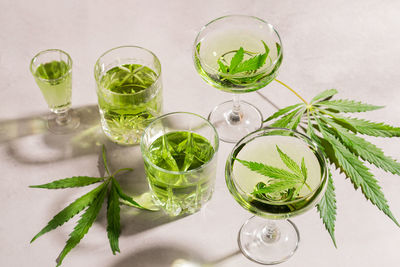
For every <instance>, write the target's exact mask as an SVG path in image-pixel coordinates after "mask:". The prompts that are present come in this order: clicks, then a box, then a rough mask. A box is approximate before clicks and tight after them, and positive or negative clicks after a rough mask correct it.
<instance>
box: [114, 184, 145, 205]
mask: <svg viewBox="0 0 400 267" xmlns="http://www.w3.org/2000/svg"><path fill="white" fill-rule="evenodd" d="M114 185H115V188H116V190H117V193H118V195H119V196H120V198H122V199H123V200H125V201H127V202H128V203H130V204H131V205H132V206H134V207H136V208H139V209H143V210H151V209H147V208H145V207H143V206H142V205H140V204H139V203H137V202H136V201H135V200H133V198H131V197H130V196H128V195H127V194H125V193H124V192H123V191H122V188H121V186H120V185H119V183H118V181H117V180H114Z"/></svg>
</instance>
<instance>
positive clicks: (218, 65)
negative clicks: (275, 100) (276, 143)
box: [193, 15, 282, 142]
mask: <svg viewBox="0 0 400 267" xmlns="http://www.w3.org/2000/svg"><path fill="white" fill-rule="evenodd" d="M193 57H194V63H195V67H196V69H197V71H198V73H199V74H200V76H201V77H202V78H203V79H204V80H205V81H206V82H207V83H208V84H210V85H211V86H213V87H215V88H217V89H220V90H223V91H226V92H229V93H233V100H232V101H227V102H224V103H222V104H220V105H218V106H217V107H215V108H214V110H213V111H212V112H211V113H210V115H209V117H208V119H209V120H210V121H211V123H213V124H214V126H215V127H216V129H217V131H218V134H219V136H220V138H221V140H223V141H226V142H237V141H238V140H239V139H240V138H242V137H243V136H245V135H246V134H248V133H250V132H252V131H254V130H257V129H259V128H261V125H262V120H263V119H262V114H261V113H260V111H259V110H258V109H257V108H256V107H255V106H253V105H252V104H250V103H248V102H244V101H240V100H239V94H241V93H247V92H252V91H255V90H258V89H261V88H263V87H265V86H266V85H267V84H269V83H270V82H271V81H272V80H273V79H274V78H275V77H276V75H277V71H278V68H279V66H280V64H281V62H282V44H281V39H280V37H279V34H278V32H277V31H276V30H275V29H274V27H273V26H272V25H271V24H269V23H267V22H266V21H264V20H262V19H259V18H256V17H252V16H244V15H230V16H224V17H221V18H217V19H215V20H213V21H211V22H209V23H208V24H207V25H205V26H204V27H203V28H202V29H201V30H200V32H199V33H198V35H197V37H196V40H195V42H194V47H193Z"/></svg>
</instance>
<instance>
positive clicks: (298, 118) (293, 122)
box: [286, 107, 306, 130]
mask: <svg viewBox="0 0 400 267" xmlns="http://www.w3.org/2000/svg"><path fill="white" fill-rule="evenodd" d="M305 111H306V107H302V108H301V109H299V111H298V112H297V113H296V115H295V116H294V117H293V118H292V120H291V121H290V122H289V123H288V125H287V126H286V128H288V129H292V130H295V129H296V128H297V126H299V124H300V122H301V118H302V117H303V115H304V112H305Z"/></svg>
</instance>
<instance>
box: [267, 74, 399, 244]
mask: <svg viewBox="0 0 400 267" xmlns="http://www.w3.org/2000/svg"><path fill="white" fill-rule="evenodd" d="M276 81H277V82H279V83H281V84H282V85H284V86H285V87H287V88H288V89H289V90H291V91H292V92H294V93H295V94H296V95H297V96H298V97H299V98H300V99H301V100H302V101H303V103H300V104H296V105H291V106H288V107H285V108H283V109H281V110H279V111H277V112H276V113H275V114H273V115H271V116H270V117H269V118H267V119H266V120H265V121H264V122H270V121H273V123H271V124H270V126H271V127H282V128H290V129H299V130H302V131H303V132H305V133H307V135H308V136H309V137H310V138H311V139H312V140H313V141H314V142H315V143H317V144H318V145H319V147H320V148H321V150H322V152H323V153H324V155H325V156H326V158H327V159H328V160H329V162H330V163H331V164H332V165H334V166H335V167H336V168H338V169H339V170H340V171H341V172H342V173H344V174H345V175H346V177H348V178H350V181H351V182H352V183H353V185H354V188H355V189H356V190H357V189H358V188H361V192H362V193H363V194H364V196H365V198H366V199H367V200H369V201H371V203H372V204H373V205H375V206H377V207H378V208H379V209H380V210H382V211H383V212H384V213H385V214H386V215H387V216H388V217H389V218H390V219H391V220H392V221H393V222H394V223H395V224H396V225H398V226H399V227H400V224H399V223H398V221H397V220H396V219H395V217H394V215H393V214H392V212H391V211H390V209H389V205H388V204H387V200H386V199H385V196H384V194H383V192H382V190H381V187H380V186H379V185H378V181H377V180H376V179H375V178H374V175H373V174H372V173H371V172H370V171H369V168H368V167H367V166H366V165H365V163H366V162H369V163H371V164H373V165H375V166H376V167H378V168H381V169H383V170H384V171H386V172H390V173H393V174H397V175H400V163H399V162H397V161H396V160H394V159H393V158H391V157H389V156H386V155H385V154H384V153H383V151H382V150H381V149H380V148H378V147H376V146H375V145H374V144H372V143H370V142H369V141H367V140H365V139H363V138H362V137H359V136H358V135H357V134H362V135H370V136H376V137H400V128H399V127H393V126H390V125H387V124H384V123H377V122H371V121H368V120H363V119H358V118H354V117H349V116H344V115H343V113H355V112H366V111H371V110H376V109H380V108H382V106H375V105H370V104H365V103H362V102H358V101H353V100H345V99H341V100H331V99H332V97H333V96H334V95H335V94H337V93H338V91H337V90H335V89H330V90H326V91H323V92H322V93H320V94H318V95H317V96H315V97H314V98H313V99H312V100H311V102H310V103H308V102H307V101H305V100H304V99H303V98H302V97H301V96H299V95H298V94H297V93H296V92H295V91H294V90H293V89H292V88H290V87H289V86H287V85H286V84H284V83H282V82H281V81H278V80H276ZM334 190H335V188H334V185H333V179H332V177H331V173H330V172H329V181H328V187H327V190H326V193H325V195H324V197H323V198H322V200H321V202H320V203H319V204H318V205H317V208H318V211H319V213H320V217H321V218H322V220H323V223H324V225H325V228H326V229H327V230H328V232H329V234H330V236H331V238H332V240H333V242H334V244H335V246H336V241H335V236H334V230H335V221H336V198H335V192H334Z"/></svg>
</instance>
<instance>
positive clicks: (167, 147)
mask: <svg viewBox="0 0 400 267" xmlns="http://www.w3.org/2000/svg"><path fill="white" fill-rule="evenodd" d="M149 153H150V161H152V163H153V164H154V165H155V166H157V167H159V168H161V169H162V170H161V171H160V169H159V168H156V167H155V166H154V165H150V164H148V163H146V162H145V164H146V175H147V177H148V179H149V185H150V188H151V190H152V192H153V195H154V196H155V198H156V200H157V202H158V203H159V204H162V205H165V208H166V210H167V211H172V212H176V210H180V209H181V207H182V206H186V205H188V204H189V203H191V205H190V206H189V207H188V209H193V210H194V211H195V210H197V205H200V203H202V202H206V201H207V200H208V199H209V198H210V197H211V194H212V191H213V179H212V177H210V176H213V175H215V174H214V173H213V172H212V171H209V170H207V169H204V170H203V171H202V173H201V174H200V173H199V174H198V175H201V177H198V176H197V175H192V174H191V173H190V171H191V170H194V169H197V168H199V167H200V166H201V165H203V164H204V163H207V162H208V161H209V160H210V159H211V158H212V156H213V155H214V149H213V147H212V146H211V144H210V143H209V142H208V141H207V139H205V138H204V137H202V136H200V135H198V134H195V133H192V132H172V133H168V134H166V135H163V136H161V137H159V138H158V139H157V140H156V141H154V142H153V144H152V145H151V146H150V149H149ZM166 171H169V172H166ZM171 171H174V172H187V173H181V174H175V173H171ZM164 203H165V204H164ZM189 212H190V210H189Z"/></svg>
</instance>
